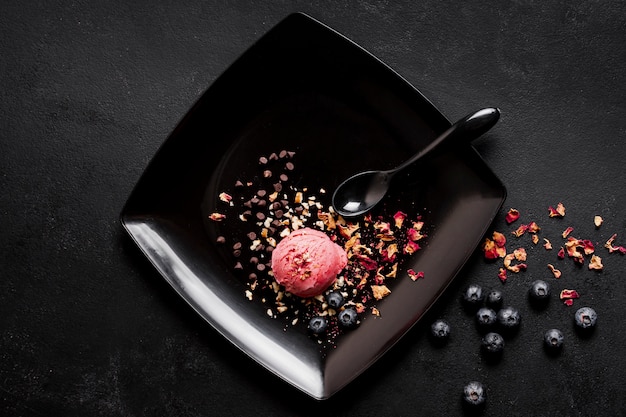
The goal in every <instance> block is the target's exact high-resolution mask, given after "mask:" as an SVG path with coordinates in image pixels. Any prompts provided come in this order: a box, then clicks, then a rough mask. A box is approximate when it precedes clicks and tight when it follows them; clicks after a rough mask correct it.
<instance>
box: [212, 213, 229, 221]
mask: <svg viewBox="0 0 626 417" xmlns="http://www.w3.org/2000/svg"><path fill="white" fill-rule="evenodd" d="M225 218H226V215H225V214H222V213H211V214H210V215H209V219H211V220H213V221H215V222H221V221H222V220H224V219H225Z"/></svg>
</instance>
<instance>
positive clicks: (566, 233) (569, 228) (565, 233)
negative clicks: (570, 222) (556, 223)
mask: <svg viewBox="0 0 626 417" xmlns="http://www.w3.org/2000/svg"><path fill="white" fill-rule="evenodd" d="M573 231H574V228H573V227H571V226H570V227H568V228H567V229H565V230H564V231H563V233H562V234H561V236H563V239H565V238H566V237H568V236H569V234H570V233H572V232H573Z"/></svg>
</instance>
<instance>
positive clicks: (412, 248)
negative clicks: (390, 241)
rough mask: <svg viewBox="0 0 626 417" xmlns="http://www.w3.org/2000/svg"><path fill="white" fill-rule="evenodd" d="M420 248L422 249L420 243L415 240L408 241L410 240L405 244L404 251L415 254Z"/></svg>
mask: <svg viewBox="0 0 626 417" xmlns="http://www.w3.org/2000/svg"><path fill="white" fill-rule="evenodd" d="M420 249H421V247H420V245H418V244H417V243H415V242H412V241H408V242H407V243H406V245H404V250H403V252H404V253H408V254H409V255H412V254H414V253H415V252H417V251H418V250H420Z"/></svg>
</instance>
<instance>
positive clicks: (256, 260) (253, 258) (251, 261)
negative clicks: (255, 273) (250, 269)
mask: <svg viewBox="0 0 626 417" xmlns="http://www.w3.org/2000/svg"><path fill="white" fill-rule="evenodd" d="M250 263H251V264H252V265H256V264H258V263H259V258H257V257H256V256H253V257H252V258H250Z"/></svg>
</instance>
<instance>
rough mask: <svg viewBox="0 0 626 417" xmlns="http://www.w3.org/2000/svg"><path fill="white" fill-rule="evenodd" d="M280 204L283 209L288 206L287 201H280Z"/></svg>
mask: <svg viewBox="0 0 626 417" xmlns="http://www.w3.org/2000/svg"><path fill="white" fill-rule="evenodd" d="M280 204H282V206H283V207H287V206H288V205H289V201H287V200H280Z"/></svg>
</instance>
